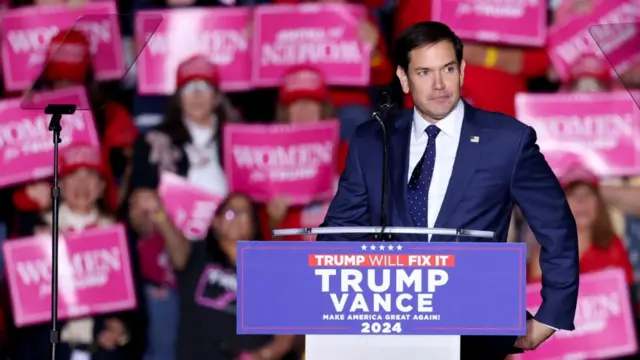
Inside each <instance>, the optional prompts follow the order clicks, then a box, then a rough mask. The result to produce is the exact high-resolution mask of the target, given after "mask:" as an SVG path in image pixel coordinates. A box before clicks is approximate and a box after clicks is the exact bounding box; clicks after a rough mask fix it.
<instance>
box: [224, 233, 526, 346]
mask: <svg viewBox="0 0 640 360" xmlns="http://www.w3.org/2000/svg"><path fill="white" fill-rule="evenodd" d="M237 261H238V262H237V266H238V289H237V294H238V316H237V332H238V334H307V335H308V334H378V335H381V334H389V335H397V334H422V335H523V334H525V333H526V306H525V302H526V297H525V291H526V288H525V286H526V279H525V276H526V273H525V264H526V250H525V244H505V243H500V244H498V243H454V242H451V243H416V242H395V243H391V242H385V243H383V242H366V243H361V242H280V241H270V242H240V243H238V260H237Z"/></svg>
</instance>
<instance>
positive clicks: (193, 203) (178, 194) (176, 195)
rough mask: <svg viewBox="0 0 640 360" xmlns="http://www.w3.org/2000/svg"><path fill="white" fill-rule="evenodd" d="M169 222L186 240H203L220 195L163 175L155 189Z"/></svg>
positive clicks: (220, 199)
mask: <svg viewBox="0 0 640 360" xmlns="http://www.w3.org/2000/svg"><path fill="white" fill-rule="evenodd" d="M158 192H159V194H160V198H161V199H162V202H163V203H164V205H165V208H166V209H167V211H168V212H169V216H170V217H171V220H172V221H173V223H174V224H175V225H176V226H177V227H178V228H179V229H180V230H182V232H183V234H184V235H185V236H186V237H187V238H188V239H190V240H202V239H204V238H205V237H206V235H207V232H208V231H209V226H210V224H211V219H213V215H214V213H215V211H216V209H217V208H218V205H220V203H221V202H222V198H221V197H220V196H216V195H214V194H210V193H208V192H206V191H204V190H201V189H199V188H196V187H194V186H193V185H191V184H189V182H188V181H187V180H186V179H185V178H183V177H181V176H178V175H176V174H173V173H166V172H165V173H163V174H162V176H161V177H160V186H159V188H158Z"/></svg>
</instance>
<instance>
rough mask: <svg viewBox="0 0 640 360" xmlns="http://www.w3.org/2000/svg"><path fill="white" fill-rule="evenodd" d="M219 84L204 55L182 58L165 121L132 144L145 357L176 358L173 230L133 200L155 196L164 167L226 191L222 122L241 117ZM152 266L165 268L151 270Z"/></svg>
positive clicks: (197, 184)
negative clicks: (169, 248) (168, 247)
mask: <svg viewBox="0 0 640 360" xmlns="http://www.w3.org/2000/svg"><path fill="white" fill-rule="evenodd" d="M219 84H220V78H219V76H218V71H217V69H216V67H215V66H214V65H213V64H212V63H211V62H210V61H208V60H207V58H205V57H204V56H194V57H191V58H189V59H186V60H185V61H183V62H182V63H181V64H180V65H179V66H178V70H177V74H176V88H177V91H176V93H175V94H174V96H173V97H171V99H170V100H169V104H168V107H167V111H166V114H165V117H164V120H163V122H162V123H161V124H160V125H159V126H158V127H157V128H155V129H153V130H150V131H148V132H147V133H146V134H144V135H142V136H141V137H140V138H139V139H138V140H137V142H136V145H135V146H134V151H133V170H132V174H131V181H130V184H131V188H132V197H131V201H130V206H129V208H128V216H129V222H130V225H131V227H132V229H133V231H134V233H135V235H136V236H137V238H138V241H137V244H138V250H139V257H140V264H141V272H142V277H143V279H144V282H145V285H144V287H145V290H144V294H145V296H146V300H147V301H146V302H147V314H148V318H149V326H148V334H147V339H148V346H147V353H146V355H145V360H174V359H175V355H174V352H175V343H176V336H177V321H178V292H177V291H176V289H175V287H174V285H175V284H174V279H173V278H172V276H171V274H172V269H171V268H170V265H169V264H167V263H166V261H164V260H163V259H164V258H165V257H163V253H162V251H163V246H164V245H163V244H164V242H169V241H172V240H171V239H170V238H171V237H173V236H175V234H173V233H172V232H163V231H162V230H163V228H161V227H158V226H157V224H156V223H155V222H154V216H155V214H153V213H150V212H149V211H148V208H146V207H144V206H142V205H141V203H140V202H139V201H135V199H137V198H138V197H140V196H143V197H144V196H158V194H157V187H158V185H159V183H160V177H161V174H162V173H163V172H171V173H175V174H177V175H180V176H183V177H184V178H186V179H187V181H188V182H189V183H190V184H192V185H193V186H194V187H198V188H200V189H202V190H204V191H206V192H209V193H211V194H215V195H217V196H219V197H221V198H223V197H225V196H226V195H227V192H228V186H227V181H226V176H225V174H224V171H223V167H222V162H221V160H222V156H221V152H222V138H221V134H222V126H223V125H224V123H225V122H227V121H238V120H239V116H238V114H237V112H236V111H235V110H234V109H233V108H232V107H231V105H230V104H229V103H228V101H227V100H226V98H225V97H224V95H223V93H222V92H221V91H220V88H219ZM192 240H200V239H192ZM156 268H162V269H163V271H152V270H155V269H156ZM149 269H152V270H149Z"/></svg>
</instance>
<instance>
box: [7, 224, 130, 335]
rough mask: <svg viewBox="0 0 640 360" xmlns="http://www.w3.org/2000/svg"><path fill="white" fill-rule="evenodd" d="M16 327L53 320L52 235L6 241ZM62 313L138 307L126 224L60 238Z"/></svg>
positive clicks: (84, 313) (70, 314)
mask: <svg viewBox="0 0 640 360" xmlns="http://www.w3.org/2000/svg"><path fill="white" fill-rule="evenodd" d="M2 251H3V255H4V259H5V267H6V271H7V278H8V280H9V290H10V293H11V304H12V306H13V315H14V321H15V324H16V326H19V327H21V326H25V325H31V324H36V323H42V322H45V321H48V320H50V319H51V237H50V236H36V237H31V238H23V239H15V240H10V241H5V242H4V243H3V244H2ZM59 256H60V258H59V261H60V262H59V273H58V275H59V286H60V287H59V291H60V292H59V295H60V297H59V307H58V311H59V315H60V318H61V319H68V318H74V317H80V316H89V315H94V314H104V313H109V312H115V311H122V310H128V309H132V308H134V307H136V295H135V289H134V285H133V280H132V277H131V265H130V260H129V247H128V245H127V237H126V234H125V229H124V226H122V225H120V224H117V225H114V226H111V227H108V228H99V229H92V230H87V231H84V232H82V233H78V234H72V235H65V236H64V237H62V236H61V237H60V247H59Z"/></svg>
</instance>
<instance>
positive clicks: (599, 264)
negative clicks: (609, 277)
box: [527, 166, 634, 285]
mask: <svg viewBox="0 0 640 360" xmlns="http://www.w3.org/2000/svg"><path fill="white" fill-rule="evenodd" d="M560 182H561V184H562V185H563V187H564V190H565V192H566V194H567V201H568V202H569V206H570V208H571V212H572V213H573V215H574V217H575V219H576V225H577V228H578V249H579V255H580V272H581V273H588V272H594V271H599V270H604V269H606V268H609V267H617V268H620V269H622V270H624V272H625V275H626V277H627V282H628V284H629V285H632V284H633V283H634V280H633V269H632V268H631V263H630V262H629V255H628V254H627V251H626V249H625V248H624V245H623V243H622V240H620V238H619V237H618V236H617V235H616V234H615V233H614V231H613V226H612V224H611V218H610V217H609V212H608V210H607V206H606V203H605V201H604V199H603V196H602V193H601V191H600V190H601V188H600V181H599V179H598V178H597V177H596V176H595V175H594V174H592V173H590V172H589V171H588V170H587V169H586V168H584V167H581V166H575V167H573V168H571V169H570V170H568V171H567V173H566V174H564V175H562V176H561V177H560ZM529 236H532V234H530V235H529ZM539 251H540V249H539V247H537V246H534V247H533V252H532V254H531V256H532V257H531V260H530V261H531V262H530V266H529V271H528V274H527V276H528V280H529V281H530V282H537V281H540V275H541V271H540V266H539V264H538V262H537V258H538V254H539Z"/></svg>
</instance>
